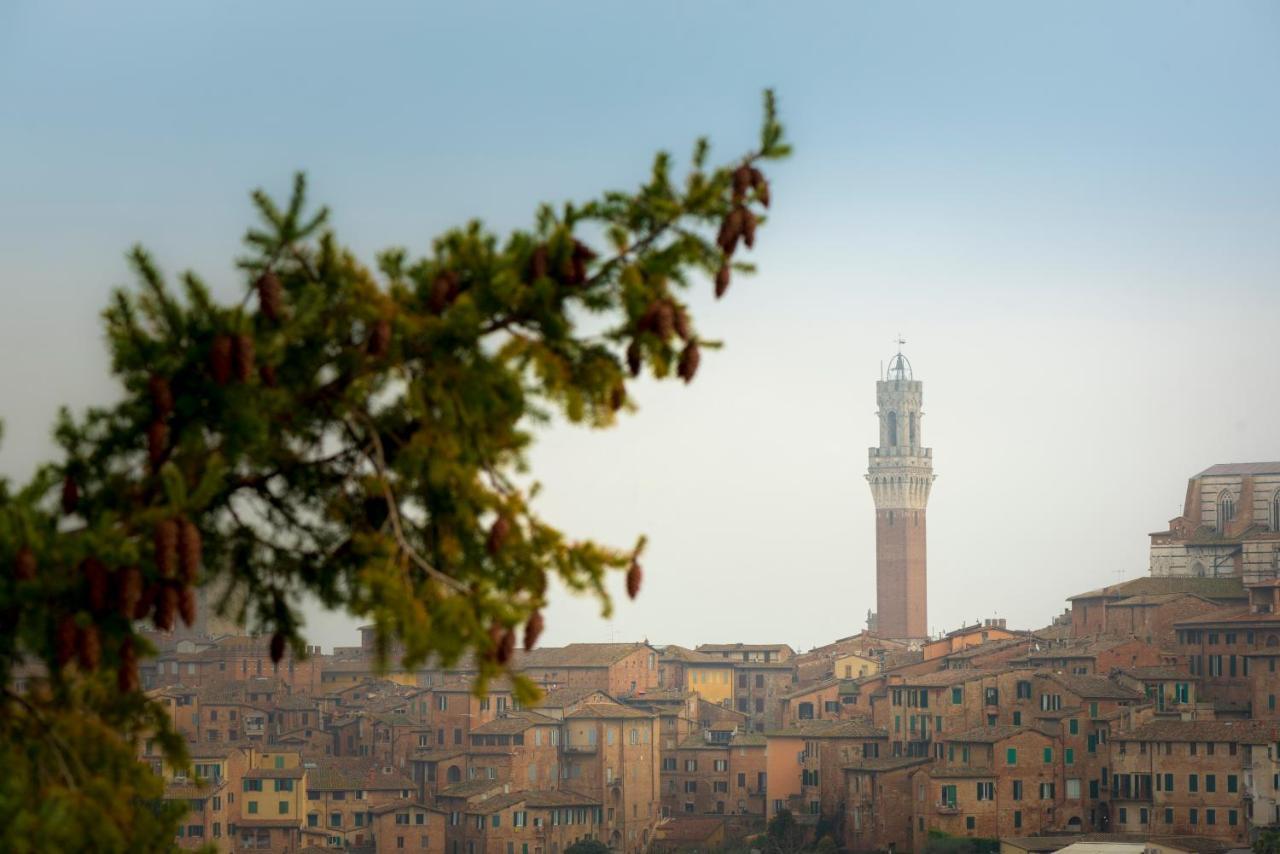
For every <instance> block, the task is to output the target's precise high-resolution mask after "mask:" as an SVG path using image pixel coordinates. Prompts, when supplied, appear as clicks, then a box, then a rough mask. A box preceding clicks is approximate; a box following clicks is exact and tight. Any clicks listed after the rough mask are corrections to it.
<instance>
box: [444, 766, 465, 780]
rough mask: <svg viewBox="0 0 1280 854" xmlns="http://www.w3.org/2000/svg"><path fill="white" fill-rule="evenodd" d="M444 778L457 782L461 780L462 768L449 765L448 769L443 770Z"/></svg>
mask: <svg viewBox="0 0 1280 854" xmlns="http://www.w3.org/2000/svg"><path fill="white" fill-rule="evenodd" d="M445 779H446V780H448V781H449V782H450V783H458V782H460V781H461V780H462V769H461V768H459V767H458V766H457V765H450V766H449V770H448V771H446V772H445Z"/></svg>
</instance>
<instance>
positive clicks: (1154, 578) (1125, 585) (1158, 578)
mask: <svg viewBox="0 0 1280 854" xmlns="http://www.w3.org/2000/svg"><path fill="white" fill-rule="evenodd" d="M1156 593H1195V594H1196V595H1198V596H1204V597H1205V598H1207V599H1244V598H1246V597H1247V595H1248V594H1246V593H1245V589H1244V585H1243V584H1241V582H1240V579H1238V578H1198V577H1195V576H1182V575H1144V576H1142V577H1141V578H1135V579H1133V580H1131V581H1123V582H1121V583H1119V584H1112V585H1109V586H1107V587H1099V588H1098V589H1097V590H1090V591H1089V592H1088V593H1077V594H1076V595H1075V596H1069V597H1067V601H1073V600H1075V599H1124V598H1126V597H1128V596H1145V595H1150V594H1156Z"/></svg>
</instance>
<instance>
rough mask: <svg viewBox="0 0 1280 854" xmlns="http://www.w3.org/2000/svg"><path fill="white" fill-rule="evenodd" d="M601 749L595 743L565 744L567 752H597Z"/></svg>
mask: <svg viewBox="0 0 1280 854" xmlns="http://www.w3.org/2000/svg"><path fill="white" fill-rule="evenodd" d="M597 750H599V746H598V745H595V744H566V745H564V752H565V753H595V752H596V751H597Z"/></svg>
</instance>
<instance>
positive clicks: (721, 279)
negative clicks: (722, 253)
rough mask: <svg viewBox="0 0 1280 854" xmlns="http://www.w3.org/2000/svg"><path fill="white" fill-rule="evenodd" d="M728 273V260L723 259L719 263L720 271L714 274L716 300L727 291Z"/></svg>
mask: <svg viewBox="0 0 1280 854" xmlns="http://www.w3.org/2000/svg"><path fill="white" fill-rule="evenodd" d="M729 272H730V270H729V259H728V258H725V259H724V261H722V262H720V270H719V271H718V272H717V273H716V299H720V297H722V296H724V292H725V291H727V290H729Z"/></svg>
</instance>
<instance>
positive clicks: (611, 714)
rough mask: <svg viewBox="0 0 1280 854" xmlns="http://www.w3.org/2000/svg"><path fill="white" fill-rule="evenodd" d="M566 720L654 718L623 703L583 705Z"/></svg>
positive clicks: (569, 714) (567, 716)
mask: <svg viewBox="0 0 1280 854" xmlns="http://www.w3.org/2000/svg"><path fill="white" fill-rule="evenodd" d="M565 717H566V718H646V719H648V718H652V717H653V715H651V714H649V713H648V712H642V711H640V710H639V709H632V708H630V707H628V706H624V705H622V704H621V703H583V704H582V705H581V706H579V707H578V708H576V709H574V710H573V711H572V712H569V713H567V714H566V715H565Z"/></svg>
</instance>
